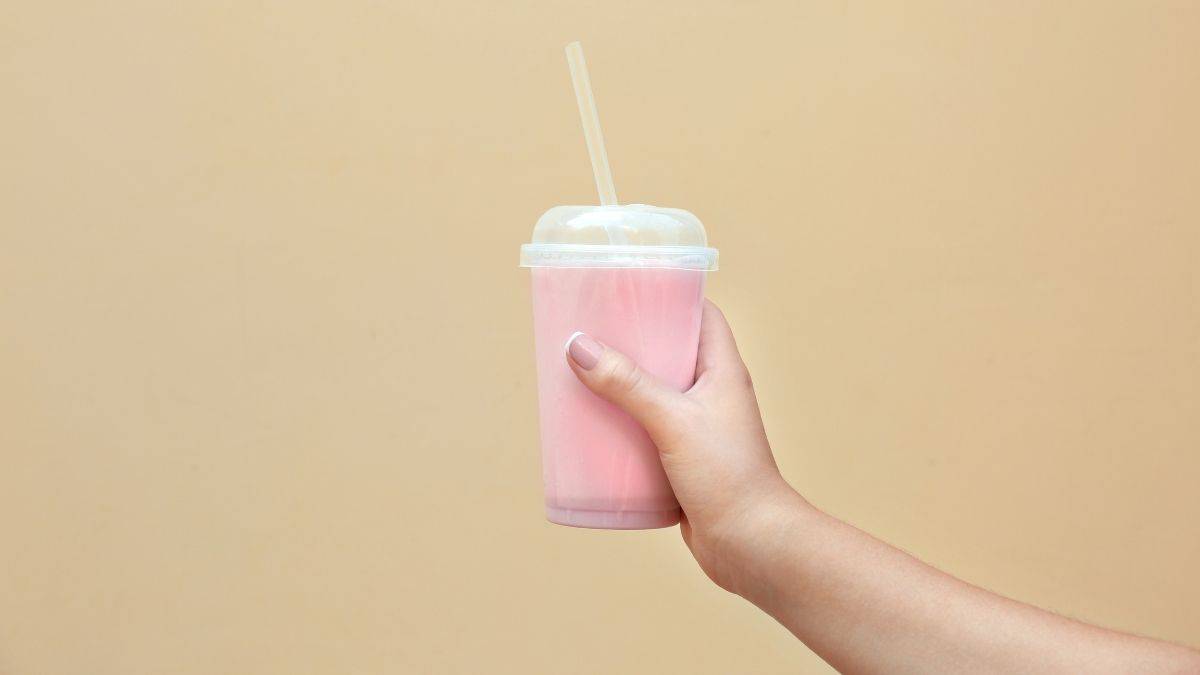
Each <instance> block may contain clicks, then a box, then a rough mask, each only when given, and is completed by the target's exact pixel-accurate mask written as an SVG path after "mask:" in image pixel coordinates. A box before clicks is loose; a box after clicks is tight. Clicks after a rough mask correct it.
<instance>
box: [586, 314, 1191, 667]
mask: <svg viewBox="0 0 1200 675" xmlns="http://www.w3.org/2000/svg"><path fill="white" fill-rule="evenodd" d="M567 354H568V358H567V360H568V362H569V363H570V366H571V369H572V370H574V371H575V375H576V376H578V377H579V379H580V380H581V381H582V382H583V383H584V384H585V385H587V387H588V388H589V389H591V390H592V391H593V392H595V393H596V394H597V395H599V396H600V397H602V398H604V399H606V400H608V401H610V402H612V403H613V404H615V405H616V406H618V407H620V408H621V409H622V410H624V411H625V412H627V413H629V415H631V416H632V417H633V418H634V419H635V420H637V421H638V422H639V423H640V424H641V425H642V426H643V427H645V428H646V431H648V432H649V434H650V438H651V440H653V441H654V444H655V445H656V446H658V451H659V455H660V457H661V458H662V463H663V468H664V469H666V472H667V478H668V479H670V481H671V488H672V489H673V490H674V491H675V496H676V498H678V500H679V504H680V505H681V506H682V507H683V520H682V522H681V527H680V529H681V531H682V532H683V539H684V541H685V542H686V543H687V545H688V548H689V549H691V551H692V555H694V556H695V557H696V561H697V562H699V563H700V567H701V568H702V569H703V570H704V571H705V573H707V574H708V576H709V577H710V578H712V580H713V581H715V582H716V583H717V584H718V585H720V586H721V587H722V588H725V589H726V590H729V591H732V592H734V593H737V594H739V595H742V596H744V597H745V598H746V599H748V600H750V601H751V602H753V603H754V604H756V605H758V606H759V607H760V608H761V609H762V610H763V611H765V612H767V613H769V614H771V615H772V616H774V617H775V618H776V619H778V620H779V621H780V623H782V624H783V625H785V626H787V628H788V629H789V630H791V631H792V633H793V634H795V635H796V637H798V638H800V639H801V640H803V641H804V642H805V643H806V644H807V645H808V646H809V647H810V648H812V649H813V650H814V651H815V652H817V653H818V654H820V655H821V657H822V658H824V659H825V660H826V661H827V662H829V663H830V664H831V665H832V666H833V667H835V668H837V669H838V670H839V671H841V672H845V673H959V672H970V673H1011V672H1029V673H1032V672H1048V673H1059V672H1063V673H1077V672H1111V673H1129V672H1163V673H1168V672H1170V673H1200V654H1198V653H1197V652H1194V651H1192V650H1189V649H1187V648H1184V647H1180V646H1178V645H1172V644H1168V643H1164V642H1158V641H1156V640H1150V639H1146V638H1142V637H1137V636H1133V635H1126V634H1123V633H1118V632H1115V631H1109V630H1104V629H1102V628H1097V627H1095V626H1089V625H1087V624H1084V623H1080V622H1077V621H1073V620H1070V619H1066V618H1063V617H1060V616H1058V615H1055V614H1052V613H1050V612H1045V611H1042V610H1040V609H1037V608H1035V607H1031V606H1029V605H1024V604H1021V603H1019V602H1014V601H1012V600H1009V599H1007V598H1003V597H1001V596H998V595H995V594H994V593H990V592H988V591H985V590H983V589H981V588H978V587H975V586H971V585H969V584H966V583H963V582H962V581H959V580H958V579H955V578H954V577H952V576H950V575H948V574H945V573H943V572H941V571H939V570H936V569H934V568H932V567H929V566H928V565H925V564H923V563H921V562H920V561H919V560H916V559H915V558H913V557H911V556H909V555H908V554H906V553H904V552H903V551H900V550H897V549H895V548H892V547H891V546H888V545H887V544H885V543H883V542H881V541H879V540H877V539H875V538H873V537H871V536H870V535H868V534H866V533H864V532H861V531H859V530H857V529H855V528H854V527H851V526H850V525H847V524H846V523H843V522H841V521H839V520H837V519H836V518H833V517H832V516H829V515H828V514H825V513H822V512H821V511H819V510H818V509H816V508H814V507H813V506H811V505H810V504H809V503H808V502H806V501H805V500H804V499H803V498H801V497H800V495H799V494H797V493H796V492H795V491H794V490H792V489H791V487H789V486H788V485H787V483H786V482H785V481H784V480H783V477H782V476H780V474H779V470H778V468H777V467H776V466H775V460H774V458H773V457H772V455H771V447H770V445H769V444H768V443H767V435H766V432H765V431H764V430H763V424H762V418H761V416H760V415H759V412H758V402H757V400H756V399H755V397H754V387H753V386H752V385H751V383H750V375H749V373H748V372H747V370H746V366H745V365H744V364H743V363H742V359H741V357H740V356H739V355H738V351H737V345H735V344H734V341H733V335H732V334H731V333H730V331H729V325H728V324H727V323H726V322H725V317H724V316H722V315H721V311H720V310H718V309H717V308H716V306H715V305H713V304H712V303H709V302H705V305H704V317H703V321H702V323H701V327H700V351H699V355H698V357H697V363H696V383H695V384H694V385H693V386H692V387H691V389H689V390H687V391H685V392H679V391H676V390H674V389H672V388H671V387H668V386H666V385H664V384H662V383H661V382H659V381H657V380H656V379H655V378H654V377H653V376H652V375H650V374H649V373H647V372H645V371H643V370H641V369H639V368H638V366H637V364H635V363H633V362H632V361H630V360H629V359H628V358H626V357H625V356H624V355H622V354H620V353H619V352H617V351H616V350H613V349H611V348H608V347H605V346H604V345H603V344H601V343H599V342H597V341H596V340H595V339H594V338H591V337H589V336H587V335H582V334H581V335H578V336H576V337H575V338H574V339H573V340H572V341H571V342H570V343H569V344H568V346H567Z"/></svg>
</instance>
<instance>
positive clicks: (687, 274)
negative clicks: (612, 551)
mask: <svg viewBox="0 0 1200 675" xmlns="http://www.w3.org/2000/svg"><path fill="white" fill-rule="evenodd" d="M521 266H522V267H529V268H531V274H532V280H533V284H532V288H533V322H534V342H535V345H536V351H537V372H538V401H539V416H540V420H541V441H542V478H543V482H544V485H545V497H546V517H547V518H548V519H549V520H550V521H551V522H553V523H558V524H560V525H570V526H574V527H593V528H607V529H648V528H656V527H669V526H671V525H674V524H675V523H677V522H679V515H680V512H679V503H678V502H676V501H675V495H674V493H672V492H671V486H670V484H669V483H668V482H667V477H666V475H665V474H664V473H663V469H662V464H661V463H660V462H659V459H658V451H657V449H656V448H655V447H654V444H653V443H651V441H650V438H649V437H648V436H647V435H646V432H645V430H644V429H642V427H641V426H640V425H638V424H637V422H635V421H634V420H633V419H632V418H631V417H629V416H628V415H627V414H625V413H624V412H622V411H621V410H619V409H617V408H616V407H615V406H613V405H612V404H610V403H608V402H607V401H604V400H602V399H600V398H599V397H597V396H596V395H594V394H592V393H591V392H590V391H589V390H588V389H587V388H586V387H584V386H583V384H582V383H581V382H579V380H578V379H577V378H576V377H575V374H574V373H572V372H571V369H570V368H569V367H568V366H567V362H566V356H565V354H564V348H565V345H566V343H567V341H568V340H569V339H570V337H571V336H572V335H573V334H574V333H575V332H576V331H583V332H585V333H587V334H589V335H591V336H593V337H595V338H596V339H598V340H600V341H601V342H603V343H605V344H607V345H610V346H612V347H613V348H615V349H618V350H620V351H622V352H624V353H625V354H627V355H628V356H629V357H630V358H632V359H634V360H635V361H636V362H637V363H638V364H639V365H640V366H641V367H642V368H643V369H645V370H646V371H648V372H650V373H652V374H654V375H655V376H657V377H658V378H659V379H661V380H662V381H663V382H666V383H667V384H669V385H670V386H673V387H675V388H677V389H679V390H680V391H683V390H685V389H687V388H689V387H690V386H691V385H692V383H693V381H694V380H695V375H696V349H697V346H698V344H699V338H700V315H701V311H702V303H703V301H704V277H705V273H706V272H708V271H711V270H715V269H716V268H717V251H716V249H712V248H708V246H707V237H706V235H705V232H704V226H703V225H702V224H701V223H700V221H699V219H697V218H696V217H695V216H693V215H692V214H691V213H688V212H687V211H683V210H680V209H667V208H658V207H653V206H645V205H640V204H632V205H622V206H556V207H554V208H552V209H550V210H549V211H547V212H546V213H545V214H544V215H543V216H542V217H541V218H540V219H539V220H538V223H537V226H536V227H535V228H534V231H533V240H532V243H530V244H526V245H524V246H522V247H521Z"/></svg>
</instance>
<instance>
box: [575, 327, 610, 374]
mask: <svg viewBox="0 0 1200 675" xmlns="http://www.w3.org/2000/svg"><path fill="white" fill-rule="evenodd" d="M603 353H604V345H602V344H600V343H599V342H596V340H595V339H593V338H592V336H590V335H588V334H587V333H583V332H576V333H575V334H574V335H572V336H571V337H570V338H568V339H567V354H568V355H570V357H571V360H572V361H574V362H575V363H577V364H578V365H579V367H580V368H583V369H584V370H591V369H592V368H595V367H596V364H597V363H599V362H600V355H601V354H603Z"/></svg>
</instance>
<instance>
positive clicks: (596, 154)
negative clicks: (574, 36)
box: [567, 42, 617, 206]
mask: <svg viewBox="0 0 1200 675" xmlns="http://www.w3.org/2000/svg"><path fill="white" fill-rule="evenodd" d="M567 64H568V65H569V66H571V83H572V84H574V85H575V101H576V103H578V104H579V119H580V121H581V122H583V136H584V138H585V139H587V149H588V155H589V156H590V157H591V158H592V173H593V174H595V176H596V191H597V192H599V193H600V203H601V204H602V205H605V206H609V205H615V204H616V203H617V189H616V188H615V187H613V179H612V170H611V169H609V168H608V153H607V152H605V150H604V134H603V133H602V132H601V131H600V114H599V113H598V112H596V98H595V97H594V96H592V82H591V80H589V79H588V71H587V63H586V62H585V61H584V60H583V46H582V45H580V44H579V43H578V42H572V43H571V44H569V45H567Z"/></svg>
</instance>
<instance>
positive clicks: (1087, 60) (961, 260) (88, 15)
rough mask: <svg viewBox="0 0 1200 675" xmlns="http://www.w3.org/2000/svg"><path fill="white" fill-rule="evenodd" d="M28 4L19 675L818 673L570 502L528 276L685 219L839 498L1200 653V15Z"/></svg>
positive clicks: (13, 530) (20, 190)
mask: <svg viewBox="0 0 1200 675" xmlns="http://www.w3.org/2000/svg"><path fill="white" fill-rule="evenodd" d="M1040 5H1041V6H1035V5H1031V4H1030V3H959V2H946V3H942V4H935V3H918V4H916V5H911V6H909V7H908V8H907V9H902V8H901V7H902V6H903V5H902V3H890V2H889V3H878V4H872V3H865V4H864V3H844V2H843V3H835V2H805V3H795V2H755V3H733V2H691V1H689V2H682V1H680V2H674V1H673V2H655V3H642V2H623V1H609V2H589V3H574V4H572V3H560V2H541V3H533V2H523V3H508V4H506V5H505V4H500V3H485V2H479V3H474V4H463V3H457V2H422V3H420V4H414V3H408V2H402V1H395V0H392V1H388V2H340V3H339V2H311V1H304V2H296V1H289V2H267V3H253V2H220V3H217V2H185V3H173V2H149V1H148V2H134V1H131V0H121V1H119V2H113V3H83V2H75V3H39V2H32V1H29V2H20V3H16V2H14V3H9V5H8V6H7V7H6V8H5V9H4V10H3V15H4V18H3V20H2V21H0V73H2V83H3V86H2V90H0V102H2V104H0V141H2V142H0V153H2V154H0V329H2V330H0V453H2V454H0V533H2V534H0V537H2V541H3V544H2V545H0V672H3V673H5V674H11V675H25V674H32V673H37V674H43V673H45V674H59V673H72V674H73V673H88V674H92V675H104V674H117V673H120V674H122V675H127V674H130V673H181V674H188V673H288V674H298V673H299V674H303V673H396V672H463V673H467V672H473V673H475V672H513V673H517V672H536V673H549V672H595V673H612V672H628V673H639V672H688V673H731V672H755V673H784V672H797V671H799V672H825V667H824V666H823V665H821V664H820V662H819V661H818V660H817V659H816V657H814V656H812V655H811V654H809V653H808V652H807V651H806V650H805V649H804V648H803V647H802V646H801V645H799V644H798V643H796V642H794V641H793V640H792V639H791V637H790V636H789V635H788V634H787V633H786V632H785V631H784V630H783V629H781V628H780V627H778V626H777V625H776V624H774V623H773V622H772V621H771V620H769V619H767V618H766V617H764V616H762V615H760V614H759V613H758V612H757V611H756V610H754V609H753V608H751V607H749V606H748V605H746V604H744V603H742V602H741V601H739V600H738V599H736V598H734V597H732V596H729V595H726V594H724V593H723V592H721V591H719V590H717V589H716V588H714V587H712V586H711V585H710V584H709V583H708V582H707V580H706V579H705V578H704V577H703V575H702V574H701V572H700V571H699V570H698V569H697V568H696V567H695V566H694V564H693V563H692V561H691V560H690V558H689V557H688V554H687V552H686V550H685V549H684V547H683V546H682V545H681V544H680V543H679V541H678V535H677V533H676V532H674V531H660V532H650V533H632V534H631V533H624V534H622V533H606V532H589V531H576V530H569V529H564V528H558V527H554V526H551V525H548V524H546V523H545V522H544V521H543V520H542V514H541V495H540V489H541V488H540V473H539V468H538V455H537V435H536V434H537V431H536V416H535V415H536V412H535V391H534V378H533V354H532V346H531V331H530V321H529V318H530V308H529V301H528V297H527V293H528V281H527V279H526V274H525V273H524V272H523V271H522V270H519V269H517V267H516V261H517V246H518V244H520V243H521V242H522V241H523V240H524V239H525V238H526V237H527V236H528V233H529V230H530V228H531V226H532V224H533V221H534V220H535V219H536V218H537V216H538V215H539V214H540V213H541V212H542V210H544V209H545V208H547V207H549V206H551V205H553V204H560V203H586V202H589V201H593V200H594V195H593V193H592V180H591V177H590V174H589V166H588V162H587V159H586V156H585V151H584V145H583V141H582V138H581V137H580V134H579V129H578V121H577V118H576V116H575V110H574V108H573V106H574V100H573V98H572V95H571V92H570V89H569V80H568V74H567V68H566V65H565V62H564V59H563V56H562V47H563V45H564V44H565V43H567V42H568V41H570V40H572V39H581V40H583V42H584V45H585V47H586V49H587V52H588V56H589V60H590V63H591V68H592V79H593V83H594V85H595V87H596V90H597V96H598V100H599V104H600V109H601V112H602V115H603V120H604V123H605V130H606V133H607V135H608V139H609V150H610V157H611V159H612V162H613V166H614V170H615V173H616V179H617V186H618V189H619V191H620V193H621V195H622V197H623V198H624V199H625V200H626V201H640V202H649V203H655V204H663V205H673V206H681V207H685V208H688V209H690V210H692V211H694V212H695V213H696V214H698V215H699V216H700V217H701V218H702V219H703V220H704V221H705V222H706V223H707V225H708V228H709V232H710V235H711V238H712V241H713V242H714V244H715V245H717V246H719V247H720V248H721V251H722V261H723V269H722V270H721V271H720V272H719V273H717V274H716V275H715V276H714V277H712V280H711V286H710V289H711V290H710V295H711V297H712V298H714V299H715V300H716V301H717V302H718V303H719V304H720V305H722V306H723V307H724V308H725V310H726V311H727V313H728V314H729V317H730V319H731V321H732V323H733V324H734V327H735V329H736V331H737V334H738V338H739V340H740V342H741V344H742V346H743V349H744V352H745V356H746V359H747V360H748V362H749V364H750V366H751V368H752V369H753V371H754V374H755V376H756V381H757V383H758V385H759V394H760V398H761V400H762V404H763V408H764V413H765V415H766V420H767V426H768V429H769V431H770V435H771V439H772V441H773V443H774V446H775V449H776V453H777V455H778V457H779V461H780V464H781V466H782V468H783V470H784V471H785V473H786V474H787V476H788V477H789V478H790V480H791V481H792V482H793V483H794V484H795V485H796V486H797V487H799V488H800V489H801V490H802V491H803V492H804V493H805V494H806V495H807V496H808V497H809V498H810V499H812V500H813V501H815V502H816V503H817V504H819V505H821V506H823V507H825V508H827V509H828V510H830V511H832V512H833V513H835V514H837V515H839V516H842V517H844V518H846V519H848V520H850V521H851V522H853V523H856V524H858V525H860V526H861V527H863V528H865V529H867V530H869V531H871V532H874V533H876V534H877V535H879V536H881V537H883V538H884V539H886V540H888V541H891V542H894V543H895V544H897V545H899V546H902V547H904V548H905V549H908V550H910V551H913V552H914V553H916V554H918V555H920V556H921V557H923V558H925V559H927V560H929V561H930V562H933V563H935V564H937V565H939V566H941V567H943V568H945V569H948V570H950V571H953V572H955V573H957V574H959V575H961V576H963V577H965V578H967V579H969V580H972V581H975V582H977V583H980V584H982V585H985V586H988V587H991V588H994V589H996V590H999V591H1002V592H1004V593H1008V594H1011V595H1013V596H1015V597H1018V598H1023V599H1027V600H1030V601H1033V602H1036V603H1039V604H1042V605H1044V606H1047V607H1050V608H1053V609H1055V610H1058V611H1060V612H1063V613H1066V614H1069V615H1072V616H1078V617H1082V618H1086V619H1090V620H1093V621H1096V622H1100V623H1102V624H1105V625H1110V626H1116V627H1120V628H1125V629H1129V630H1134V631H1138V632H1143V633H1148V634H1152V635H1157V636H1161V637H1165V638H1171V639H1175V640H1181V641H1189V642H1191V643H1192V644H1197V643H1198V642H1200V613H1197V611H1196V609H1195V608H1196V607H1197V606H1198V605H1200V576H1198V575H1197V574H1196V570H1197V569H1200V533H1198V532H1197V527H1196V519H1197V515H1198V512H1200V504H1198V498H1197V492H1196V488H1197V484H1198V482H1200V481H1198V478H1200V452H1197V450H1198V449H1200V448H1198V446H1200V272H1198V271H1197V262H1198V260H1197V250H1198V247H1200V234H1198V232H1200V227H1198V223H1200V188H1198V187H1197V185H1198V184H1200V169H1198V166H1200V164H1198V161H1197V158H1198V157H1200V132H1198V125H1197V123H1196V120H1197V119H1200V76H1198V70H1200V5H1196V4H1195V3H1187V2H1173V3H1142V2H1125V3H1099V2H1097V3H1066V2H1052V3H1040Z"/></svg>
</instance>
